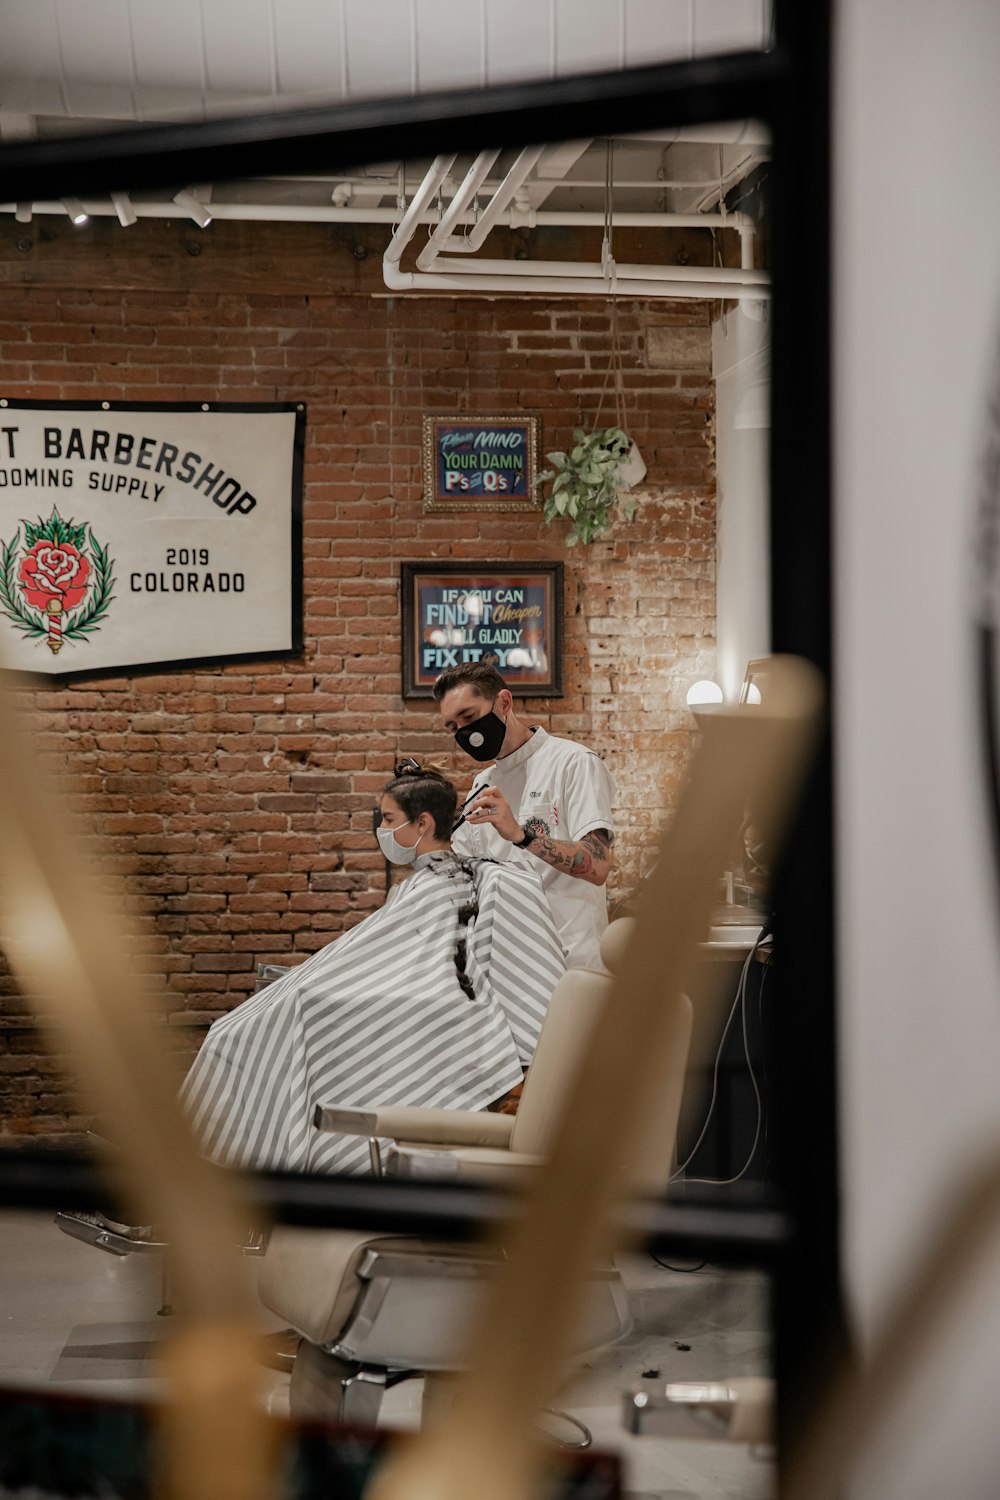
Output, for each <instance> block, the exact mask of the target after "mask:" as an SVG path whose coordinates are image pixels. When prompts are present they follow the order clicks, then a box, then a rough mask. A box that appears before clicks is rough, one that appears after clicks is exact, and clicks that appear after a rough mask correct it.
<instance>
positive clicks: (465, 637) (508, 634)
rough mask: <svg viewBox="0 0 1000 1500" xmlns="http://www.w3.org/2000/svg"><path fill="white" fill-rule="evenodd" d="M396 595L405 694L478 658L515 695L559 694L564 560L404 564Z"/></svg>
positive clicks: (426, 689) (416, 694)
mask: <svg viewBox="0 0 1000 1500" xmlns="http://www.w3.org/2000/svg"><path fill="white" fill-rule="evenodd" d="M400 595H401V603H402V625H403V629H402V647H403V697H404V698H429V697H430V696H431V689H432V688H433V686H434V682H435V679H436V678H437V677H439V676H440V674H441V673H442V672H444V671H447V669H448V668H449V667H460V666H463V665H464V664H465V663H466V662H475V661H482V662H492V663H493V665H494V666H495V667H496V668H497V670H498V671H499V672H500V673H501V674H502V676H503V678H504V681H505V682H506V683H507V686H508V687H509V688H510V690H511V692H512V693H513V694H514V696H515V697H516V698H561V697H562V691H563V686H562V679H563V565H562V563H560V562H542V563H494V562H482V563H480V562H469V563H465V562H462V563H457V562H423V563H403V564H402V569H401V589H400Z"/></svg>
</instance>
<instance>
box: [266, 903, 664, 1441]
mask: <svg viewBox="0 0 1000 1500" xmlns="http://www.w3.org/2000/svg"><path fill="white" fill-rule="evenodd" d="M616 926H617V924H612V926H611V927H609V929H608V932H607V934H606V935H605V941H604V943H603V944H602V950H601V952H602V958H603V960H604V961H605V962H606V963H607V962H609V960H610V961H611V962H612V963H613V962H614V961H615V958H616V956H617V950H618V949H619V947H620V940H621V934H620V933H616V932H615V930H614V929H615V927H616ZM612 985H613V980H612V978H611V975H610V974H609V973H608V972H598V971H596V970H592V969H570V970H568V971H567V972H566V973H565V974H564V975H563V977H562V979H560V981H559V983H558V984H557V986H556V988H555V990H554V991H553V994H552V999H551V1001H550V1003H549V1009H548V1012H547V1014H546V1018H545V1022H544V1025H543V1027H542V1031H541V1035H540V1037H539V1041H538V1046H537V1048H536V1051H535V1056H534V1059H533V1061H532V1064H531V1067H530V1069H529V1071H528V1075H527V1078H526V1080H525V1084H524V1092H523V1095H522V1097H521V1102H520V1106H519V1108H518V1111H517V1114H516V1115H500V1114H491V1113H489V1112H479V1111H465V1110H439V1109H413V1108H388V1109H381V1110H351V1109H345V1108H337V1107H324V1106H318V1107H317V1111H316V1121H315V1123H316V1125H317V1128H319V1129H324V1130H336V1131H338V1132H341V1133H343V1134H354V1135H362V1136H367V1137H368V1138H369V1140H370V1141H371V1142H372V1143H373V1144H372V1153H373V1166H374V1167H376V1169H377V1170H380V1171H383V1172H385V1173H386V1174H390V1175H408V1176H413V1177H416V1176H438V1177H441V1176H448V1177H450V1178H455V1177H460V1178H463V1177H468V1178H476V1179H479V1180H482V1179H483V1178H484V1177H488V1178H490V1179H492V1180H494V1181H497V1180H502V1181H505V1182H510V1183H512V1184H514V1183H516V1182H517V1181H518V1180H520V1181H522V1182H523V1179H524V1175H525V1174H526V1173H528V1172H530V1171H531V1170H532V1168H534V1167H535V1166H537V1164H538V1163H539V1162H540V1161H542V1160H543V1159H544V1156H545V1154H546V1151H547V1148H548V1143H549V1140H550V1138H551V1135H552V1131H553V1127H554V1126H555V1124H556V1121H557V1119H558V1117H559V1114H560V1111H561V1108H562V1105H563V1102H564V1099H565V1096H566V1093H567V1090H568V1088H569V1086H570V1083H571V1081H572V1078H573V1075H574V1073H575V1071H576V1067H577V1064H578V1061H579V1059H580V1057H581V1054H582V1052H583V1049H584V1046H585V1044H586V1041H587V1037H588V1034H589V1031H590V1028H591V1025H592V1023H593V1021H594V1019H595V1017H596V1015H597V1013H598V1010H599V1008H600V1006H601V1005H602V1004H603V1003H604V1002H605V1001H606V1000H607V998H608V996H609V994H610V992H611V989H612ZM684 1005H685V1007H686V1027H685V1037H684V1043H683V1046H682V1047H681V1048H679V1049H677V1050H676V1051H675V1052H674V1054H673V1055H671V1056H669V1057H664V1058H663V1066H662V1074H661V1077H662V1085H661V1088H660V1091H659V1094H658V1097H657V1099H656V1101H655V1106H654V1108H653V1111H652V1112H651V1114H650V1117H649V1118H648V1120H647V1121H646V1126H645V1129H644V1132H643V1138H642V1140H641V1141H638V1142H636V1146H635V1152H634V1158H633V1161H632V1162H631V1164H630V1172H629V1188H630V1189H631V1190H632V1191H635V1192H651V1191H657V1192H662V1191H663V1190H664V1188H665V1185H666V1183H667V1181H668V1178H669V1175H670V1171H671V1168H672V1166H673V1157H674V1138H675V1133H676V1128H677V1118H678V1114H679V1110H680V1102H681V1092H682V1088H683V1083H684V1072H685V1066H686V1061H687V1041H688V1036H689V1034H690V1025H691V1008H690V1004H689V1002H687V1001H686V1000H685V1001H684ZM386 1143H388V1144H386ZM498 1264H499V1253H498V1252H497V1251H495V1250H487V1249H482V1248H478V1247H470V1246H468V1245H458V1244H453V1243H448V1242H428V1241H423V1240H417V1239H414V1238H408V1237H402V1236H385V1235H376V1234H373V1233H365V1232H364V1231H357V1232H351V1231H336V1232H331V1231H326V1230H301V1229H289V1228H281V1227H279V1228H276V1229H275V1230H274V1231H273V1232H272V1234H271V1237H270V1240H269V1242H268V1245H267V1248H266V1250H265V1253H264V1256H263V1260H262V1262H261V1267H260V1278H259V1282H258V1291H259V1295H260V1298H261V1300H262V1302H263V1303H264V1304H265V1306H267V1307H268V1308H270V1309H271V1311H272V1312H275V1313H277V1314H278V1315H279V1316H280V1317H281V1318H282V1319H284V1320H285V1321H286V1322H288V1323H289V1324H290V1325H291V1327H292V1328H294V1329H295V1330H296V1331H297V1332H299V1333H300V1334H301V1335H302V1337H303V1340H304V1342H303V1343H302V1345H301V1346H300V1350H299V1354H298V1357H297V1358H296V1360H295V1363H294V1366H293V1371H292V1382H291V1398H290V1399H291V1409H292V1414H293V1415H294V1416H298V1417H312V1418H317V1417H319V1418H324V1419H326V1420H332V1421H341V1422H349V1423H359V1424H362V1425H368V1426H370V1425H373V1424H374V1423H375V1421H376V1418H377V1416H378V1410H379V1406H380V1403H381V1400H382V1395H383V1392H384V1391H385V1390H386V1389H387V1388H388V1387H389V1386H391V1385H393V1384H396V1383H397V1382H398V1381H399V1380H401V1379H405V1378H408V1377H410V1376H413V1375H423V1376H425V1377H429V1378H427V1379H426V1381H425V1388H424V1392H425V1394H424V1411H425V1416H426V1414H427V1411H428V1405H429V1403H430V1404H433V1402H434V1400H435V1399H437V1398H438V1396H439V1394H440V1391H441V1389H442V1386H443V1384H445V1383H446V1382H444V1381H443V1380H442V1378H441V1377H443V1376H445V1375H446V1374H447V1373H448V1372H455V1371H457V1370H458V1369H459V1368H460V1363H461V1359H462V1352H463V1347H464V1344H463V1333H464V1330H465V1328H466V1326H467V1324H468V1320H469V1317H470V1316H471V1315H472V1314H473V1312H474V1310H475V1307H476V1304H477V1303H478V1301H479V1300H480V1298H481V1297H482V1296H483V1294H484V1292H485V1290H486V1289H487V1287H488V1283H489V1281H490V1279H491V1278H492V1277H493V1276H494V1275H495V1273H496V1270H497V1266H498ZM630 1327H631V1319H630V1316H629V1311H628V1304H627V1300H626V1296H625V1291H624V1287H623V1285H622V1282H621V1278H620V1276H619V1273H618V1270H617V1268H616V1267H615V1266H614V1265H612V1264H608V1265H606V1266H595V1267H594V1268H593V1271H592V1274H591V1278H590V1297H589V1302H588V1306H587V1309H586V1312H585V1314H584V1316H583V1317H582V1319H581V1322H580V1326H579V1328H578V1331H577V1334H578V1336H577V1341H576V1342H577V1352H579V1353H583V1352H585V1351H586V1350H590V1349H595V1348H598V1347H600V1346H601V1345H603V1344H607V1343H611V1342H613V1341H614V1340H616V1339H618V1338H620V1337H622V1336H623V1335H624V1334H626V1333H627V1332H628V1331H629V1329H630Z"/></svg>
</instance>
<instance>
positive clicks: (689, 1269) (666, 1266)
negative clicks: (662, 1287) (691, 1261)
mask: <svg viewBox="0 0 1000 1500" xmlns="http://www.w3.org/2000/svg"><path fill="white" fill-rule="evenodd" d="M649 1258H650V1260H655V1261H656V1264H657V1265H658V1266H662V1267H663V1269H664V1270H665V1271H681V1272H683V1273H684V1274H685V1275H688V1276H693V1275H694V1273H695V1271H704V1269H705V1267H706V1266H707V1265H708V1261H707V1260H700V1261H699V1262H698V1264H697V1265H696V1266H671V1265H669V1264H668V1263H667V1261H665V1260H661V1259H660V1257H659V1256H658V1255H654V1254H653V1252H652V1250H651V1251H650V1252H649Z"/></svg>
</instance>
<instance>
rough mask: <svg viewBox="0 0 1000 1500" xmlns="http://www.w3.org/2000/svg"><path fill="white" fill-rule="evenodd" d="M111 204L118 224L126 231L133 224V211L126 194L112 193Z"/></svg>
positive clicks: (134, 218) (134, 215)
mask: <svg viewBox="0 0 1000 1500" xmlns="http://www.w3.org/2000/svg"><path fill="white" fill-rule="evenodd" d="M111 203H112V205H113V207H114V210H115V213H116V214H117V215H118V222H119V224H120V225H121V226H122V228H123V229H127V228H128V227H129V225H130V224H134V223H135V221H136V214H135V209H134V208H133V207H132V202H131V199H130V198H129V195H128V193H112V194H111Z"/></svg>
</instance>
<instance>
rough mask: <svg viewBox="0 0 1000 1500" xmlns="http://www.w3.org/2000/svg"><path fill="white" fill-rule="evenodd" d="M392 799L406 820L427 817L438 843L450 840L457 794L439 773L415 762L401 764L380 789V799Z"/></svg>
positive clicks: (406, 761)
mask: <svg viewBox="0 0 1000 1500" xmlns="http://www.w3.org/2000/svg"><path fill="white" fill-rule="evenodd" d="M386 793H388V795H389V796H390V797H394V798H395V800H396V801H397V802H398V803H399V805H400V807H401V808H402V809H403V811H404V812H405V814H406V816H407V817H408V818H419V816H420V814H421V813H424V812H427V813H430V815H431V817H432V818H433V819H434V832H435V834H436V836H437V837H438V838H439V839H450V838H451V830H452V828H453V826H454V823H455V808H456V807H457V806H458V792H457V791H456V790H455V787H454V786H453V785H452V783H451V782H450V781H449V780H448V779H447V778H446V777H444V776H442V775H441V773H440V771H432V770H431V769H430V768H429V767H426V766H421V765H419V764H418V762H417V761H415V760H405V761H401V762H400V764H399V765H397V766H396V768H395V770H394V772H393V776H392V780H391V781H387V782H386V784H385V786H384V787H383V788H382V795H383V796H385V794H386Z"/></svg>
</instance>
